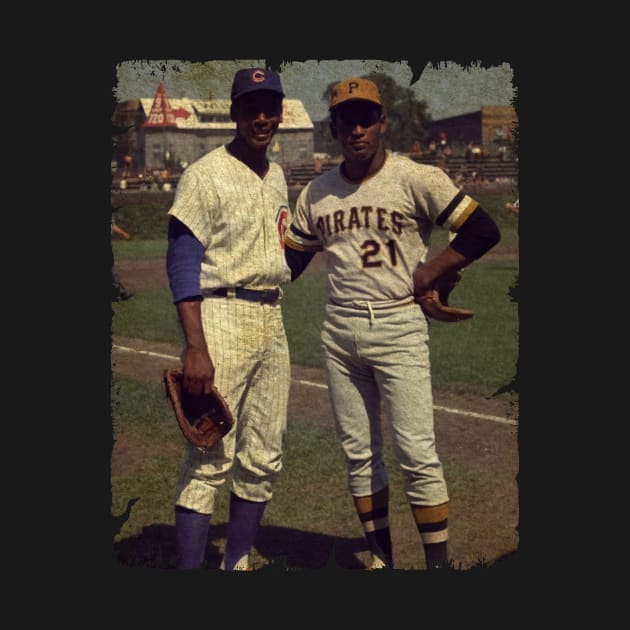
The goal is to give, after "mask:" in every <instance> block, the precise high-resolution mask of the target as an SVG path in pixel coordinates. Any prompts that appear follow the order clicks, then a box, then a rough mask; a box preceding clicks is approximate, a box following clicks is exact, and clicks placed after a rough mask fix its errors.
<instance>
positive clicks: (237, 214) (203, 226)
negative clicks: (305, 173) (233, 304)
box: [168, 146, 291, 289]
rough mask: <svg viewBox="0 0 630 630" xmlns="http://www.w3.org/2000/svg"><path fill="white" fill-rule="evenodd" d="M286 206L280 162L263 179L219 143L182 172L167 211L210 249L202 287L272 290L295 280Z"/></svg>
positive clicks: (207, 249) (273, 165)
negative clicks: (289, 256)
mask: <svg viewBox="0 0 630 630" xmlns="http://www.w3.org/2000/svg"><path fill="white" fill-rule="evenodd" d="M288 206H289V203H288V193H287V184H286V180H285V178H284V173H283V172H282V169H281V168H280V166H278V165H277V164H270V165H269V171H268V173H267V174H266V175H265V177H264V178H263V179H261V178H260V177H258V175H257V174H256V173H254V171H252V169H250V168H249V167H248V166H246V165H245V164H243V162H241V161H240V160H238V159H237V158H235V157H234V156H233V155H231V154H230V152H229V151H228V150H227V148H226V147H225V146H221V147H218V148H216V149H214V150H212V151H210V152H209V153H208V154H207V155H205V156H203V157H202V158H200V159H199V160H197V161H196V162H194V163H193V164H191V165H190V166H189V167H188V168H187V169H186V170H185V171H184V173H183V174H182V177H181V178H180V180H179V183H178V185H177V189H176V195H175V199H174V202H173V205H172V207H171V208H170V210H169V212H168V214H170V215H172V216H174V217H177V218H178V219H179V220H180V221H181V222H182V223H184V224H185V225H187V226H188V228H189V229H190V230H191V231H192V233H193V234H194V235H195V236H196V237H197V238H198V239H199V241H200V242H201V243H202V244H203V246H204V247H205V248H206V253H205V256H204V260H203V262H202V265H201V288H202V289H216V288H219V287H236V286H240V287H249V288H253V289H268V288H274V287H277V286H279V285H281V284H285V283H287V282H289V281H290V279H291V271H290V269H289V267H288V266H287V264H286V261H285V258H284V233H285V231H286V225H287V219H288V215H289V207H288Z"/></svg>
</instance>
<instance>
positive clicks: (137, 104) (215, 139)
mask: <svg viewBox="0 0 630 630" xmlns="http://www.w3.org/2000/svg"><path fill="white" fill-rule="evenodd" d="M230 104H231V101H230V100H229V99H191V98H169V97H168V96H167V94H166V90H165V89H164V86H163V85H162V84H160V85H159V86H158V88H157V90H156V93H155V96H154V97H153V98H139V99H132V100H128V101H123V102H121V103H118V104H117V106H116V108H115V111H114V114H113V117H112V123H113V124H114V126H115V127H117V128H119V129H123V130H125V131H123V132H121V133H119V134H118V135H117V136H115V142H114V155H113V158H112V159H113V160H114V161H116V162H117V163H118V164H119V165H123V164H124V160H125V156H129V155H130V156H131V157H132V158H133V169H134V170H135V171H136V172H142V171H144V170H148V171H155V170H162V169H169V170H173V171H178V170H181V169H182V168H184V167H185V166H186V165H188V164H190V163H191V162H194V161H195V160H196V159H198V158H200V157H201V156H202V155H204V154H206V153H207V152H208V151H210V150H212V149H214V148H216V147H218V146H221V145H223V144H227V143H228V142H230V141H231V140H232V138H233V137H234V130H235V124H234V123H233V122H232V121H231V120H230ZM313 152H314V148H313V122H312V121H311V118H310V116H309V115H308V113H307V111H306V109H305V107H304V105H303V103H302V101H300V100H296V99H286V98H285V99H284V102H283V121H282V123H280V126H279V127H278V131H277V133H276V135H275V137H274V142H273V143H272V145H271V146H270V148H269V159H270V160H273V161H275V162H278V163H279V164H280V165H281V166H283V167H287V168H290V167H291V166H294V165H300V164H311V163H312V162H313Z"/></svg>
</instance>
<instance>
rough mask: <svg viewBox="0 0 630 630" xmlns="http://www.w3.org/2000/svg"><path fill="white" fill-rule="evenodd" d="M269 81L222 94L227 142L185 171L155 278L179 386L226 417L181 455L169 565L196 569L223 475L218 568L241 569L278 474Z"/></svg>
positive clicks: (250, 80) (278, 239)
mask: <svg viewBox="0 0 630 630" xmlns="http://www.w3.org/2000/svg"><path fill="white" fill-rule="evenodd" d="M283 97H284V94H283V90H282V85H281V83H280V77H279V76H278V75H277V74H276V73H274V72H271V71H269V70H265V69H263V68H246V69H242V70H239V71H238V72H237V73H236V74H235V76H234V81H233V85H232V92H231V98H232V104H231V110H230V115H231V118H232V120H233V121H234V122H235V123H236V133H235V136H234V139H233V140H232V141H231V142H230V143H229V144H228V145H225V146H221V147H218V148H216V149H214V150H212V151H210V152H209V153H208V154H206V155H205V156H203V157H201V158H200V159H198V160H197V161H196V162H194V163H192V164H191V165H190V166H188V168H187V169H186V170H185V171H184V173H183V174H182V177H181V179H180V180H179V183H178V185H177V190H176V195H175V199H174V202H173V205H172V207H171V208H170V210H169V215H170V220H169V235H168V251H167V273H168V278H169V284H170V287H171V291H172V294H173V301H174V304H175V305H176V308H177V313H178V317H179V321H180V323H181V328H182V331H183V336H184V338H185V346H184V351H183V355H182V360H183V374H184V376H183V386H184V387H185V388H186V389H187V390H189V391H190V392H192V393H193V394H197V395H198V394H201V393H204V392H208V391H209V388H210V386H211V385H212V384H213V383H214V385H215V386H216V387H217V389H218V390H219V392H220V393H221V394H222V395H223V397H224V398H225V400H226V401H227V403H228V405H229V407H230V409H231V411H232V413H233V415H234V418H235V426H234V428H233V429H232V430H231V431H230V432H229V433H228V434H227V435H226V436H225V437H224V438H223V439H222V440H221V441H220V442H219V443H218V444H217V445H216V446H214V447H212V448H211V449H207V450H206V449H200V448H196V447H194V446H192V445H188V446H187V452H186V456H185V459H184V462H183V466H182V469H181V475H180V477H179V481H178V484H177V491H176V500H175V542H176V551H177V567H178V568H182V569H185V568H197V567H200V566H201V564H202V562H203V559H204V552H205V549H206V544H207V539H208V530H209V523H210V515H211V514H212V513H213V511H214V507H215V499H216V496H217V492H218V491H219V489H220V487H221V486H222V485H223V484H224V482H225V481H226V479H227V478H228V473H230V472H231V495H230V515H229V521H228V526H227V540H226V546H225V553H224V556H223V559H222V561H221V566H220V568H221V569H224V570H227V571H231V570H246V569H248V568H249V552H250V549H251V546H252V544H253V542H254V539H255V535H256V532H257V531H258V528H259V525H260V520H261V518H262V515H263V512H264V509H265V506H266V504H267V502H268V501H269V500H270V499H271V497H272V488H273V483H274V480H275V479H276V477H277V475H278V473H279V472H280V470H281V467H282V444H283V436H284V434H285V430H286V416H287V400H288V394H289V372H290V364H289V352H288V345H287V339H286V334H285V329H284V324H283V319H282V312H281V307H280V298H281V295H282V292H281V289H280V286H281V285H282V284H285V283H287V282H288V281H289V280H290V270H289V268H288V266H287V264H286V261H285V256H284V242H283V241H284V233H285V231H286V225H287V216H288V211H289V204H288V194H287V184H286V180H285V177H284V173H283V171H282V169H281V167H280V166H279V165H277V164H273V163H269V161H268V160H267V147H268V146H269V144H270V142H271V140H272V138H273V136H274V134H275V133H276V131H277V129H278V125H279V123H280V122H281V121H282V99H283Z"/></svg>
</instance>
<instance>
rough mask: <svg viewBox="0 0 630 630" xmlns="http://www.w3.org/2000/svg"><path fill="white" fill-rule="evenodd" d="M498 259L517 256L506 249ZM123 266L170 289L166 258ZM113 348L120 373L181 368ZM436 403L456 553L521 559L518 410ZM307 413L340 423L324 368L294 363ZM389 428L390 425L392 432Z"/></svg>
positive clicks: (116, 458)
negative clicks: (453, 479)
mask: <svg viewBox="0 0 630 630" xmlns="http://www.w3.org/2000/svg"><path fill="white" fill-rule="evenodd" d="M495 255H497V256H506V257H507V256H510V255H512V256H513V255H514V253H513V252H500V251H499V252H497V254H495ZM324 266H325V258H324V255H323V254H318V255H317V256H316V257H315V259H314V260H313V262H312V263H311V266H310V269H309V270H310V271H316V270H320V269H323V268H324ZM117 267H118V270H119V273H120V275H121V277H122V279H123V282H124V283H125V285H126V286H127V287H128V288H129V289H131V290H134V291H138V290H141V289H143V288H159V287H164V286H168V282H167V278H166V272H165V268H164V261H163V260H149V261H146V260H144V261H125V260H123V261H120V262H118V263H117ZM112 344H113V348H112V371H113V374H114V375H120V376H125V377H129V378H133V379H136V380H141V381H146V382H155V383H158V382H161V376H162V371H163V369H164V368H165V367H172V366H175V365H179V359H178V355H179V351H180V347H179V346H178V345H175V344H168V343H154V342H147V341H146V340H142V339H135V338H134V339H132V338H128V337H119V336H114V338H113V339H112ZM434 404H435V426H436V439H437V444H438V450H439V452H440V453H441V454H442V456H443V457H444V458H447V459H448V460H449V462H450V465H451V466H452V468H453V469H456V470H457V471H458V479H457V483H456V486H455V484H454V491H453V492H452V493H451V506H450V514H451V516H450V518H449V533H450V539H451V555H452V556H453V557H456V558H457V559H458V560H459V561H460V562H462V563H463V566H466V565H468V566H472V565H474V564H476V563H478V562H479V559H484V561H485V562H489V563H492V562H494V561H496V560H499V559H501V558H505V557H509V556H511V555H513V554H515V553H516V552H517V549H518V546H519V536H518V523H519V497H518V483H517V474H518V467H519V446H518V409H517V407H516V405H515V404H510V403H508V402H505V401H501V400H497V399H488V398H482V397H475V396H457V395H454V394H453V393H450V392H445V391H436V392H434ZM305 414H307V415H308V419H309V420H310V421H312V422H313V423H319V424H322V425H328V426H330V427H332V426H333V425H332V416H331V412H330V402H329V400H328V392H327V389H326V386H325V379H324V374H323V370H321V369H316V368H306V367H302V366H298V365H293V366H292V383H291V390H290V398H289V417H291V416H292V415H299V416H300V417H304V416H305ZM384 419H385V418H384ZM388 426H389V425H388V423H387V422H384V427H385V430H386V432H387V431H388ZM123 454H124V444H117V445H116V447H115V449H114V452H113V456H112V468H113V469H114V470H115V469H116V468H117V467H120V466H124V465H125V463H124V461H123V459H124V456H123ZM488 471H492V475H491V476H492V479H493V482H492V484H491V485H490V484H488V483H487V482H484V483H482V482H480V479H487V478H488ZM396 526H397V527H402V525H396ZM404 527H407V528H409V527H410V525H409V524H405V525H404ZM408 535H409V540H413V541H415V539H416V538H415V537H416V536H417V532H411V531H409V532H408ZM410 544H411V543H410ZM401 568H405V567H404V565H403V566H401Z"/></svg>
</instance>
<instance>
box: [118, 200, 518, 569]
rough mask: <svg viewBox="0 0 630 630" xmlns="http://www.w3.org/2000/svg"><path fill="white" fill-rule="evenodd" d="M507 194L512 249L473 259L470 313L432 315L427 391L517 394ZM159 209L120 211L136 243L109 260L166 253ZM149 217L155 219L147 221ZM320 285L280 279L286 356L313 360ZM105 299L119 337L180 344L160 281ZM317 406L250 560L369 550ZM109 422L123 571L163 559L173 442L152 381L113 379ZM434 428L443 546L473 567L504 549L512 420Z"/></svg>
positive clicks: (177, 452) (509, 542)
mask: <svg viewBox="0 0 630 630" xmlns="http://www.w3.org/2000/svg"><path fill="white" fill-rule="evenodd" d="M512 196H513V195H509V194H506V193H503V194H497V193H493V194H492V195H488V197H487V199H485V200H482V204H483V205H484V207H487V209H488V210H489V211H490V213H491V214H493V216H495V218H496V219H497V223H499V225H500V227H501V231H502V236H503V238H502V242H501V246H502V247H503V248H505V250H506V251H510V252H512V255H502V256H497V257H488V258H487V259H482V260H480V261H478V262H476V263H474V264H473V265H471V266H470V267H469V268H468V269H466V271H465V272H464V279H463V280H462V282H461V284H460V286H459V287H458V288H457V289H456V291H455V292H454V293H453V299H452V302H453V303H455V304H461V305H462V306H466V307H468V308H472V309H473V310H474V311H475V313H476V316H475V317H474V318H473V319H472V320H470V321H465V322H460V323H458V324H455V325H453V324H443V323H440V322H432V323H431V340H430V349H431V357H432V367H433V381H434V387H435V389H436V390H445V391H450V392H455V393H462V394H469V395H474V396H479V397H490V396H492V395H493V394H494V393H495V392H497V391H498V390H502V389H503V390H504V392H503V393H502V394H499V395H498V397H499V398H501V397H505V399H506V400H514V399H515V398H516V400H517V399H518V393H517V392H516V391H514V390H513V389H510V387H506V386H507V385H508V384H510V383H511V382H512V381H513V380H514V378H515V371H516V364H517V360H518V304H517V303H516V302H515V301H514V299H513V297H512V296H513V294H514V292H515V285H516V284H517V282H518V253H517V252H518V233H517V225H516V220H515V218H514V217H513V216H511V215H508V214H507V213H506V212H505V211H504V209H503V204H504V203H505V201H508V200H511V199H512ZM164 213H165V208H164V206H163V205H159V204H158V205H155V206H151V207H148V208H133V209H132V208H130V207H128V206H123V207H121V208H120V209H119V210H117V216H116V220H117V221H118V222H119V223H120V224H121V225H122V226H123V227H125V229H129V228H130V226H129V225H128V224H126V223H125V222H126V220H127V219H128V217H131V216H133V217H134V223H133V225H134V226H135V229H134V230H133V231H132V233H133V234H134V239H133V240H132V241H129V242H127V241H114V243H113V253H114V258H115V260H117V261H122V260H156V259H160V260H163V259H164V255H165V252H166V241H165V240H164V239H163V238H158V237H156V235H155V232H156V228H155V224H156V223H159V222H160V221H161V220H162V218H163V215H164ZM156 217H157V218H156ZM145 223H146V224H150V225H151V227H150V228H146V230H145V229H144V228H143V227H142V226H143V225H144V224H145ZM164 226H165V223H164ZM162 233H164V232H162ZM143 234H146V235H147V237H146V238H143V237H142V235H143ZM436 236H437V239H436V241H437V245H438V246H439V245H440V238H441V237H440V236H439V233H436ZM443 242H445V241H442V243H443ZM325 282H326V274H325V272H309V273H305V274H304V275H303V276H302V277H301V278H300V279H298V281H296V282H295V283H293V284H291V285H290V286H288V287H287V288H286V291H285V296H284V302H283V311H284V317H285V325H286V330H287V336H288V340H289V346H290V351H291V357H292V363H293V364H295V365H299V366H305V367H307V368H321V366H322V358H321V352H320V341H319V335H320V330H321V322H322V318H323V313H324V305H325V302H326V295H325ZM112 308H113V319H112V334H113V335H114V336H118V335H120V336H123V337H128V338H137V339H142V340H144V341H147V342H169V343H179V341H180V340H179V336H178V331H177V324H176V315H175V310H174V307H173V305H172V303H171V296H170V292H169V290H168V288H167V287H163V288H147V289H142V290H140V291H137V293H136V295H135V297H134V298H133V299H132V300H129V301H127V302H119V303H113V304H112ZM315 404H323V405H326V404H327V403H326V402H323V403H315V402H313V405H315ZM312 411H313V410H312V409H309V408H308V407H304V408H303V409H302V411H300V412H294V413H293V414H292V415H291V416H290V417H289V430H288V433H287V436H286V443H285V456H284V468H283V472H282V474H281V476H280V478H279V480H278V483H277V486H276V490H275V495H274V499H273V501H272V504H271V506H270V508H269V509H268V510H267V512H266V513H265V517H264V520H263V528H262V529H261V534H260V537H259V540H258V541H257V544H256V548H255V549H254V550H253V553H252V562H253V564H254V566H257V567H261V566H267V565H275V564H280V565H284V564H287V565H289V566H291V567H303V568H304V567H306V568H315V567H321V566H323V565H324V564H325V563H326V562H327V561H328V559H329V557H330V554H331V550H333V549H334V550H335V555H336V558H337V561H338V562H339V563H340V564H341V565H343V566H344V567H346V568H361V567H362V561H361V558H364V557H365V553H366V552H365V545H364V541H363V539H362V536H361V532H360V529H359V527H358V525H357V521H356V516H355V515H354V511H353V507H352V504H351V500H350V498H349V496H348V493H347V490H346V487H345V473H344V465H343V461H342V457H341V451H340V447H339V445H338V442H337V440H336V436H335V434H334V431H333V429H332V424H331V423H329V422H324V423H321V422H314V421H313V419H312ZM112 424H113V433H114V439H115V445H114V450H113V453H112V470H111V481H112V513H113V514H114V515H119V514H121V513H123V512H124V510H125V507H126V505H127V503H128V501H129V499H131V498H139V500H138V502H137V503H136V504H134V506H133V510H132V511H131V515H130V517H129V519H128V520H127V521H126V522H125V523H124V525H123V526H122V529H121V530H120V532H119V533H118V534H117V535H116V537H115V553H116V557H117V558H118V561H119V562H120V563H121V564H122V565H123V566H127V567H155V568H172V566H173V562H174V548H173V542H172V535H173V534H172V524H173V506H172V498H173V492H174V483H175V480H176V477H177V474H178V470H179V464H180V459H181V456H182V438H181V435H180V433H179V429H178V428H177V426H176V424H175V422H174V420H173V417H172V412H171V409H170V408H169V407H168V404H167V402H166V400H165V398H164V392H163V387H162V386H161V384H159V383H147V382H142V381H141V380H138V379H135V378H129V377H122V376H120V375H116V374H114V375H113V377H112ZM148 427H150V430H148ZM439 431H440V433H439V435H438V439H439V441H438V445H440V444H441V445H443V446H442V448H443V451H442V459H443V463H444V467H445V471H446V476H447V480H448V482H449V493H450V494H451V500H452V506H453V516H452V521H453V522H452V531H453V538H454V542H453V546H452V550H453V553H452V555H453V557H454V559H455V562H456V564H457V562H459V563H460V565H461V566H462V567H464V568H469V567H471V566H474V565H476V564H478V563H479V562H485V561H491V560H496V559H497V558H498V557H499V556H501V555H502V554H505V553H510V552H512V551H513V550H514V548H515V546H516V543H515V540H516V535H515V533H514V531H513V528H514V527H515V526H516V521H515V519H516V518H517V516H516V515H515V514H514V510H515V507H514V501H515V499H514V496H515V494H516V492H517V489H516V481H515V467H516V466H517V462H516V461H515V454H514V452H513V448H514V440H515V429H510V428H505V427H502V426H490V423H485V424H482V423H481V422H479V423H478V424H475V423H472V424H471V422H470V421H468V422H464V421H450V420H449V421H448V422H446V421H445V422H444V423H443V424H441V425H440V426H439ZM505 440H507V442H505ZM387 462H388V470H389V471H390V477H391V479H390V485H391V486H392V488H393V489H394V488H396V490H393V491H392V503H391V506H390V520H391V526H392V535H393V537H394V541H395V553H396V555H397V556H398V557H399V559H400V565H401V568H409V569H415V568H422V566H423V558H422V554H421V552H419V550H418V542H417V532H416V531H415V530H414V528H413V526H412V523H411V518H410V514H409V508H408V505H407V504H406V502H405V499H404V495H403V494H402V493H401V492H400V490H399V488H400V487H401V485H402V479H401V476H400V473H399V470H398V467H397V465H396V462H395V459H394V457H393V453H392V450H391V443H388V450H387ZM227 501H228V492H227V491H224V492H222V493H220V494H219V502H218V504H217V509H216V512H215V514H214V515H213V520H212V523H213V527H212V528H211V529H212V531H211V536H210V540H209V543H208V551H207V558H206V559H207V566H208V567H209V568H212V567H216V566H217V565H218V563H219V562H220V557H221V550H222V545H223V544H224V537H225V526H226V522H227V516H228V511H227V510H228V506H227ZM450 520H451V519H449V523H450Z"/></svg>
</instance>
